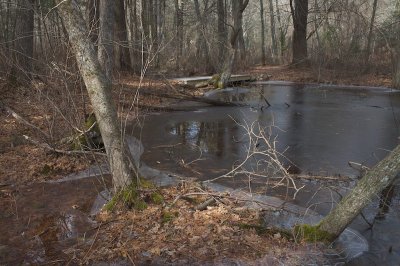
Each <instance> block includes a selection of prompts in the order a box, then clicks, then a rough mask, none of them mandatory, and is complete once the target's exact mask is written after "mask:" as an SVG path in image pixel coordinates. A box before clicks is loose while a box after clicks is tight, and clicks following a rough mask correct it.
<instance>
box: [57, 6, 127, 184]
mask: <svg viewBox="0 0 400 266" xmlns="http://www.w3.org/2000/svg"><path fill="white" fill-rule="evenodd" d="M56 2H57V4H58V10H59V11H60V15H61V17H62V20H63V23H64V26H65V29H66V30H67V32H68V36H69V41H70V45H71V47H72V49H73V51H74V53H75V57H76V61H77V63H78V66H79V71H80V74H81V76H82V78H83V80H84V82H85V85H86V89H87V90H88V94H89V98H90V101H91V103H92V106H93V110H94V113H95V115H96V118H97V122H98V124H99V128H100V132H101V135H102V138H103V142H104V146H105V149H106V152H107V156H108V160H109V164H110V169H111V174H112V176H113V184H114V188H115V189H116V190H117V189H120V188H123V187H125V186H127V185H129V184H130V183H132V182H133V177H134V172H133V169H132V168H131V167H130V164H129V160H130V158H131V155H130V153H129V152H128V150H127V147H126V145H124V143H123V138H122V136H121V130H120V127H119V124H118V117H117V112H116V108H115V106H114V104H113V102H112V95H111V83H110V81H109V80H108V79H107V77H106V75H105V74H104V72H103V71H102V69H101V66H100V63H99V61H98V59H97V56H96V52H95V49H94V45H93V43H92V42H91V40H90V36H89V34H88V33H89V32H88V29H87V27H86V24H85V21H84V19H83V17H82V15H81V13H80V11H79V6H78V4H77V2H76V1H75V0H68V1H64V0H57V1H56ZM106 2H111V1H106Z"/></svg>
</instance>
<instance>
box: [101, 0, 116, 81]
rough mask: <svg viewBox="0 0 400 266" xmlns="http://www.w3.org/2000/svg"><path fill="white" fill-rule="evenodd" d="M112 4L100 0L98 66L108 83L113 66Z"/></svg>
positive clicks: (105, 0)
mask: <svg viewBox="0 0 400 266" xmlns="http://www.w3.org/2000/svg"><path fill="white" fill-rule="evenodd" d="M114 18H115V16H114V3H113V1H109V0H100V29H99V49H98V58H99V62H100V65H101V67H102V69H103V71H104V73H105V74H106V77H107V78H108V79H109V81H110V82H111V81H112V72H113V65H114V50H113V39H114V34H113V33H114Z"/></svg>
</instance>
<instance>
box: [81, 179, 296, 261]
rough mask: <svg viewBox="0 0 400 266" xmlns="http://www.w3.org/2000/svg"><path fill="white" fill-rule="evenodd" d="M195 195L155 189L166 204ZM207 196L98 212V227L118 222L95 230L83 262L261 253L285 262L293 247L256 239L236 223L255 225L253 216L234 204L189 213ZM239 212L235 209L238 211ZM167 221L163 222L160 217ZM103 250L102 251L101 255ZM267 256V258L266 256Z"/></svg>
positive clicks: (247, 257) (279, 241)
mask: <svg viewBox="0 0 400 266" xmlns="http://www.w3.org/2000/svg"><path fill="white" fill-rule="evenodd" d="M194 191H198V189H197V188H195V187H190V186H189V187H184V188H180V189H178V188H169V189H163V190H161V194H162V195H163V197H164V199H165V202H166V204H167V205H169V204H171V202H173V201H174V199H175V198H176V196H177V195H178V194H187V193H189V192H194ZM206 199H207V197H206V196H204V195H202V196H197V198H196V200H195V201H187V200H183V199H180V200H178V201H177V202H176V203H175V204H174V205H173V206H172V207H171V208H168V209H166V208H163V207H161V206H159V205H152V204H150V205H149V207H148V208H147V209H145V210H144V211H129V212H119V213H108V212H103V213H101V214H100V215H99V217H98V218H99V220H100V221H101V222H103V223H105V222H107V221H110V220H115V219H116V220H118V222H116V223H109V224H108V225H106V226H104V227H101V230H100V232H99V234H98V239H97V240H96V243H95V246H96V248H93V249H92V252H91V254H90V255H89V257H88V258H90V259H91V261H99V260H103V261H104V260H106V261H113V260H115V259H116V258H118V257H120V256H123V257H127V256H128V255H129V256H130V257H131V258H132V259H133V260H134V261H143V260H145V261H149V260H150V261H151V260H160V259H161V261H163V262H172V263H177V262H178V261H182V260H185V261H188V260H189V261H190V260H194V261H196V262H213V261H215V260H219V259H221V258H222V257H226V258H230V259H234V260H239V261H242V262H243V261H248V262H251V261H253V262H254V261H256V260H258V259H260V258H262V257H263V256H264V255H265V254H268V253H269V254H271V252H272V253H276V254H281V250H286V252H284V254H285V255H284V256H287V257H290V256H291V255H290V251H291V249H292V248H293V245H294V244H293V243H290V242H288V240H286V239H285V238H278V237H277V236H273V235H267V234H263V235H259V234H257V232H256V230H255V229H254V228H251V227H249V228H247V229H244V228H245V227H242V228H241V227H240V226H239V225H240V224H257V223H258V213H257V212H255V211H251V210H247V209H244V208H237V207H238V204H237V203H231V202H228V201H224V202H225V203H226V204H219V205H217V206H208V207H207V209H206V210H204V211H194V207H195V206H196V202H202V201H204V200H206ZM239 207H240V206H239ZM167 216H168V217H169V218H170V219H165V218H166V217H167ZM106 250H108V251H107V252H106ZM269 256H271V255H269Z"/></svg>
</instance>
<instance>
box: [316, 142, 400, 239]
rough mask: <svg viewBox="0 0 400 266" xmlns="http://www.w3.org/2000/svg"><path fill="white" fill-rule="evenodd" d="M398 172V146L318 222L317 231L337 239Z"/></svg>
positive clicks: (399, 169) (399, 160)
mask: <svg viewBox="0 0 400 266" xmlns="http://www.w3.org/2000/svg"><path fill="white" fill-rule="evenodd" d="M399 172H400V145H399V146H397V147H396V148H395V149H394V150H393V151H392V152H391V153H390V154H389V155H388V156H386V158H384V159H383V160H382V161H380V162H379V163H378V164H377V165H376V166H375V167H373V168H372V169H371V170H369V171H368V172H367V173H366V175H365V176H364V177H363V178H362V179H361V180H360V181H359V182H358V184H357V185H356V187H355V188H354V189H353V190H352V191H351V192H350V193H349V194H347V195H346V196H345V197H344V198H343V199H342V200H341V201H340V202H339V203H338V205H336V207H335V209H333V210H332V211H331V212H330V213H329V214H328V215H327V216H326V217H325V218H324V219H323V220H322V221H321V222H320V224H319V225H318V229H319V230H321V231H323V232H327V233H328V234H329V237H328V239H329V240H333V239H335V238H336V237H338V236H339V235H340V234H341V233H342V232H343V230H344V229H346V227H347V226H348V225H349V224H350V223H351V222H352V221H353V220H354V219H355V218H356V217H357V215H359V214H360V212H361V211H362V210H363V209H364V207H365V206H367V205H368V204H369V203H370V202H371V201H372V199H373V198H374V197H377V196H378V195H379V194H380V192H381V191H383V190H384V189H385V188H386V187H388V186H389V185H391V183H392V182H393V180H394V179H395V178H396V176H397V174H399Z"/></svg>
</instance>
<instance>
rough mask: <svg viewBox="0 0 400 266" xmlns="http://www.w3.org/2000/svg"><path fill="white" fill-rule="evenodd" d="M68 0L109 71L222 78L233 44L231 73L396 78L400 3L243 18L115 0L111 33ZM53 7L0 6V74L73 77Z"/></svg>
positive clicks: (92, 3) (270, 2)
mask: <svg viewBox="0 0 400 266" xmlns="http://www.w3.org/2000/svg"><path fill="white" fill-rule="evenodd" d="M72 2H74V3H75V4H76V5H78V8H79V10H80V11H81V13H82V15H83V17H84V20H85V21H86V23H87V26H88V28H89V30H90V39H91V40H92V42H93V43H94V44H95V49H99V48H100V46H101V45H102V44H106V47H109V48H110V47H111V50H112V53H111V50H107V51H108V52H107V53H106V54H105V56H110V58H112V59H110V60H112V62H111V63H112V67H111V68H112V70H113V72H114V73H115V72H116V71H128V72H129V73H136V74H141V73H144V72H145V71H150V72H153V73H154V72H155V73H160V72H163V73H165V72H169V73H176V74H181V75H190V74H213V73H217V72H218V73H220V72H221V71H222V70H223V69H224V67H225V66H226V61H227V60H228V59H229V58H231V56H232V50H231V49H232V47H233V48H234V50H235V51H234V53H235V56H234V62H233V71H238V70H244V69H245V68H246V67H248V66H252V65H255V64H293V65H294V66H299V65H302V64H306V65H307V66H311V67H315V68H327V69H333V70H334V69H341V70H346V69H348V70H354V69H359V70H361V71H375V72H382V73H385V74H388V73H393V84H394V86H395V87H398V88H400V62H399V61H400V40H399V36H400V22H399V21H400V0H390V1H389V0H381V1H377V0H374V1H363V0H350V1H348V0H338V1H336V0H328V1H327V0H259V1H249V3H248V5H247V6H246V7H245V9H244V10H243V14H242V18H241V19H240V20H238V19H237V18H238V17H237V15H235V14H237V4H238V3H242V2H243V1H234V0H194V1H188V0H169V1H166V0H115V1H112V2H113V15H114V19H113V25H111V27H110V29H111V28H112V30H111V32H110V33H109V34H105V33H104V32H103V33H101V32H99V28H100V24H101V21H102V12H101V5H100V1H99V0H79V1H78V0H76V1H72ZM244 2H246V1H244ZM54 7H55V4H54V1H53V0H1V1H0V76H1V77H3V78H7V79H8V80H9V81H19V82H24V81H29V80H31V79H32V78H33V77H50V76H53V75H55V74H57V75H63V76H67V75H69V74H71V73H76V71H71V69H72V70H76V62H75V61H74V60H73V57H71V56H70V51H69V45H68V39H67V36H66V31H65V28H64V26H63V25H62V22H61V19H60V16H59V14H58V13H57V9H56V8H54ZM237 28H240V30H239V31H236V29H237ZM232 30H234V31H235V36H234V37H235V41H234V44H233V45H232V40H231V39H232V38H231V37H232V34H231V33H232V32H231V31H232ZM104 34H105V35H104ZM104 38H105V39H104ZM107 45H108V46H107ZM102 52H103V50H101V49H100V53H102ZM111 55H112V56H111ZM109 63H110V62H109ZM74 68H75V69H74Z"/></svg>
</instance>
